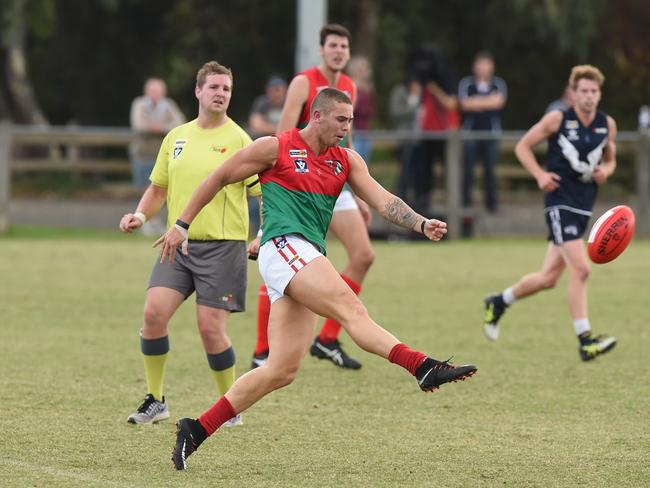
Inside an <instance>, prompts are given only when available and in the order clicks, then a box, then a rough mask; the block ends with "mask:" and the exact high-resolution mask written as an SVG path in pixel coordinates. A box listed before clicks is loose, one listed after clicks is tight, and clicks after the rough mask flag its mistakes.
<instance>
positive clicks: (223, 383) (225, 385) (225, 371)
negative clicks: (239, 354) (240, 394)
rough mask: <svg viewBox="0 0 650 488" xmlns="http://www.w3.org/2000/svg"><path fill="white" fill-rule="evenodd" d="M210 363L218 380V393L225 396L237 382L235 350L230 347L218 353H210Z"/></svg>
mask: <svg viewBox="0 0 650 488" xmlns="http://www.w3.org/2000/svg"><path fill="white" fill-rule="evenodd" d="M207 356H208V364H209V365H210V370H212V375H213V376H214V379H215V381H216V382H217V393H218V394H219V396H223V395H224V394H225V393H226V392H227V391H228V390H229V389H230V387H231V386H232V384H233V383H234V382H235V350H234V349H233V348H232V347H229V348H228V349H226V350H225V351H223V352H220V353H218V354H208V355H207Z"/></svg>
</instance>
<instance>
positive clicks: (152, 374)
mask: <svg viewBox="0 0 650 488" xmlns="http://www.w3.org/2000/svg"><path fill="white" fill-rule="evenodd" d="M140 350H141V351H142V357H143V358H144V374H145V376H146V378H147V393H151V394H152V395H153V396H154V398H155V399H156V400H158V401H161V402H162V401H163V379H164V377H165V363H166V362H167V356H168V353H169V336H165V337H160V338H158V339H145V338H144V337H142V335H141V336H140Z"/></svg>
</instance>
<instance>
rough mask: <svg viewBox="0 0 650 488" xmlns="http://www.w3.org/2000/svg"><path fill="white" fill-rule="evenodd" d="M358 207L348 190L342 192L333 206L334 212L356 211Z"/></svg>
mask: <svg viewBox="0 0 650 488" xmlns="http://www.w3.org/2000/svg"><path fill="white" fill-rule="evenodd" d="M358 208H359V205H358V204H357V201H356V200H355V199H354V195H352V192H351V191H350V190H343V191H342V192H341V194H340V195H339V197H338V198H337V199H336V203H335V204H334V212H343V211H345V210H357V209H358Z"/></svg>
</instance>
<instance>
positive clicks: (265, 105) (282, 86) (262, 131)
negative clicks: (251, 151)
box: [248, 75, 287, 139]
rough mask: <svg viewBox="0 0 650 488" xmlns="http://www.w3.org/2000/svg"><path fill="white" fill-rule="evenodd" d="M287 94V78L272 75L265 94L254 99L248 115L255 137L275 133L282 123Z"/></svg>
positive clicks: (249, 124)
mask: <svg viewBox="0 0 650 488" xmlns="http://www.w3.org/2000/svg"><path fill="white" fill-rule="evenodd" d="M286 94H287V82H286V80H285V79H284V78H282V77H281V76H278V75H272V76H271V77H270V78H269V79H268V81H267V82H266V86H265V87H264V94H262V95H260V96H259V97H257V98H256V99H255V100H253V105H252V107H251V112H250V115H249V116H248V130H249V131H250V133H251V137H253V139H256V138H257V137H260V136H269V135H271V134H274V133H275V131H276V129H277V128H278V124H279V123H280V116H281V115H282V106H283V105H284V98H285V96H286Z"/></svg>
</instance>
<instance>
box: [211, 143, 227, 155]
mask: <svg viewBox="0 0 650 488" xmlns="http://www.w3.org/2000/svg"><path fill="white" fill-rule="evenodd" d="M227 150H228V148H227V147H224V146H214V145H213V146H210V151H213V152H218V153H221V154H223V153H225V152H226V151H227Z"/></svg>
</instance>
